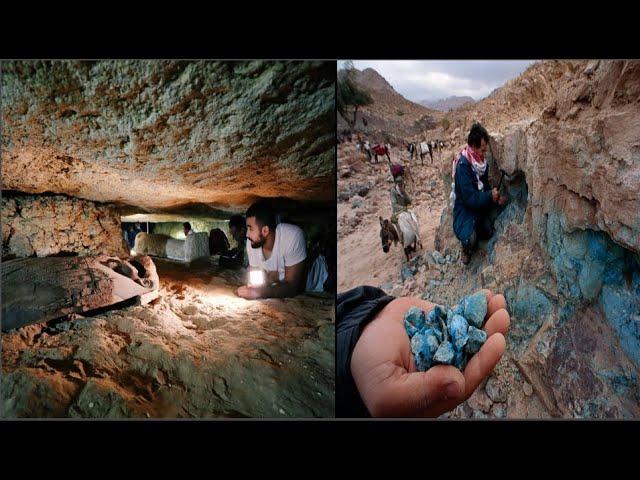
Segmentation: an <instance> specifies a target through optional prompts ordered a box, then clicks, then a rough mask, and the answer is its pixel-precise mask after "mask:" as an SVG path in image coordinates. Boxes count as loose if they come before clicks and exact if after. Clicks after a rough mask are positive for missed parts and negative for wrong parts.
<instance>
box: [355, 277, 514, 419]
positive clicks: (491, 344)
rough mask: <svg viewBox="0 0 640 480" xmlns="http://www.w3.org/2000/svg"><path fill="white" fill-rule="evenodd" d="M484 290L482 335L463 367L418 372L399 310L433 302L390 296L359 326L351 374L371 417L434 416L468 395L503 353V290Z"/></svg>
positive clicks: (426, 306)
mask: <svg viewBox="0 0 640 480" xmlns="http://www.w3.org/2000/svg"><path fill="white" fill-rule="evenodd" d="M484 292H485V294H486V295H487V316H486V317H485V319H486V323H485V325H484V327H483V330H484V331H485V332H486V333H487V341H486V342H485V343H484V345H483V346H482V348H481V349H480V351H478V353H476V354H475V355H474V356H473V357H471V359H470V360H469V363H468V364H467V366H466V368H465V369H464V372H460V370H458V369H457V368H455V367H453V366H449V365H437V366H435V367H432V368H430V369H429V370H427V371H426V372H419V371H418V369H417V367H416V364H415V360H414V357H413V354H412V353H411V344H410V340H409V337H408V335H407V333H406V331H405V329H404V324H403V320H404V314H405V312H406V311H407V310H408V309H409V308H410V307H413V306H416V307H418V308H421V309H423V310H425V312H429V311H431V310H432V309H433V308H434V306H435V305H434V304H433V303H431V302H427V301H424V300H421V299H419V298H415V297H401V298H397V299H395V300H393V301H392V302H390V303H389V304H388V305H387V306H386V307H385V308H383V309H382V310H381V311H380V313H378V315H377V316H376V318H375V319H373V320H372V321H371V322H370V323H369V324H368V325H367V326H366V327H365V329H364V331H363V332H362V335H361V336H360V338H359V340H358V343H357V344H356V346H355V348H354V350H353V355H352V357H351V374H352V376H353V379H354V381H355V384H356V386H357V388H358V391H359V392H360V397H361V398H362V401H363V402H364V404H365V405H366V407H367V409H368V410H369V413H371V415H372V416H374V417H438V416H440V415H442V414H443V413H445V412H448V411H451V410H453V409H454V408H455V407H456V406H457V405H459V404H460V403H462V402H464V401H465V400H466V399H467V398H469V397H470V396H471V395H472V394H473V392H474V391H475V390H476V388H478V386H479V385H480V384H481V383H482V381H483V380H484V379H485V378H487V377H488V376H489V374H490V373H491V371H492V370H493V368H494V367H495V365H496V364H497V363H498V361H499V360H500V357H502V354H503V353H504V350H505V347H506V342H505V339H504V334H506V332H507V330H508V329H509V323H510V318H509V313H508V312H507V310H506V301H505V299H504V296H502V295H493V294H492V293H491V291H489V290H484Z"/></svg>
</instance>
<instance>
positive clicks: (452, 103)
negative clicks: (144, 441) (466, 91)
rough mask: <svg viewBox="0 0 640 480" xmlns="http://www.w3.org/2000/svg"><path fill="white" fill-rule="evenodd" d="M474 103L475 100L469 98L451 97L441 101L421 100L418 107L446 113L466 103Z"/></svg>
mask: <svg viewBox="0 0 640 480" xmlns="http://www.w3.org/2000/svg"><path fill="white" fill-rule="evenodd" d="M474 102H475V100H474V99H473V98H471V97H456V96H455V95H453V96H451V97H447V98H444V99H442V100H436V101H430V100H422V101H420V102H419V103H420V105H424V106H425V107H427V108H431V109H433V110H439V111H441V112H448V111H449V110H455V109H456V108H460V107H462V106H464V105H466V104H468V103H474Z"/></svg>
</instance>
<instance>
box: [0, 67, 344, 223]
mask: <svg viewBox="0 0 640 480" xmlns="http://www.w3.org/2000/svg"><path fill="white" fill-rule="evenodd" d="M2 82H3V84H2V95H3V99H2V107H3V108H2V120H3V135H2V147H3V151H2V156H3V162H2V188H3V190H7V189H10V190H17V191H21V192H26V193H42V192H54V193H65V194H68V195H71V196H75V197H79V198H83V199H88V200H93V201H99V202H108V203H115V204H126V205H133V206H135V207H137V208H138V209H146V210H149V211H160V210H172V211H178V210H180V209H182V210H188V209H189V208H190V205H194V204H198V205H206V206H208V207H209V208H212V209H214V208H215V209H219V210H224V211H242V210H244V209H245V208H246V206H247V205H248V204H250V203H251V202H252V201H253V200H254V199H256V198H257V197H287V198H290V199H294V200H302V201H307V202H308V201H309V199H313V201H315V202H330V201H332V200H333V198H334V196H335V186H334V184H335V182H334V145H335V113H334V112H335V103H334V96H335V93H334V92H335V67H334V64H333V63H332V62H273V61H252V62H213V61H198V62H188V61H97V62H78V61H53V62H43V61H10V62H3V63H2Z"/></svg>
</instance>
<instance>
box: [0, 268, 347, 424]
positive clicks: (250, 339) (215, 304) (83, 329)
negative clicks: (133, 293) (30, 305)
mask: <svg viewBox="0 0 640 480" xmlns="http://www.w3.org/2000/svg"><path fill="white" fill-rule="evenodd" d="M154 261H155V263H156V266H157V270H158V274H159V277H160V283H161V289H160V298H159V299H157V300H155V301H154V302H152V303H150V304H148V305H144V306H130V307H126V308H121V309H115V310H111V311H108V312H106V313H101V314H98V315H97V316H94V317H86V318H82V317H81V318H78V319H75V320H71V321H63V322H58V323H56V322H50V323H49V324H48V325H47V324H44V323H41V324H35V325H30V326H28V327H23V328H21V329H19V330H17V331H13V332H9V333H7V334H3V336H2V372H3V375H2V396H3V401H2V407H3V408H2V416H3V417H109V418H113V417H143V418H144V417H152V418H153V417H171V418H173V417H197V418H199V417H331V416H334V412H335V409H334V401H335V399H334V391H335V360H334V351H335V333H334V325H335V318H334V316H335V313H334V300H333V296H332V295H309V294H306V295H301V296H298V297H296V298H292V299H268V300H258V301H247V300H244V299H241V298H239V297H237V296H235V294H234V291H235V289H236V288H237V286H238V285H240V284H242V278H243V275H244V273H243V272H235V271H229V270H222V269H220V268H218V267H217V266H213V265H214V261H213V257H212V258H211V259H209V260H208V261H204V262H201V263H200V264H198V265H192V267H191V268H187V267H186V266H185V265H182V264H180V263H178V262H173V261H170V260H165V259H154Z"/></svg>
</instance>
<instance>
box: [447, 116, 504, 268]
mask: <svg viewBox="0 0 640 480" xmlns="http://www.w3.org/2000/svg"><path fill="white" fill-rule="evenodd" d="M488 144H489V134H488V133H487V131H486V130H485V128H484V127H483V126H482V125H480V124H479V123H474V124H473V125H472V127H471V130H470V132H469V136H468V138H467V145H466V146H465V147H464V148H463V149H462V151H461V152H460V153H459V154H458V155H457V156H456V158H454V160H453V164H452V171H451V173H452V177H453V183H452V188H451V197H450V198H451V200H452V204H453V231H454V233H455V235H456V237H457V238H458V240H459V241H460V243H461V244H462V255H461V260H462V263H464V264H465V265H467V264H468V263H469V262H470V261H471V255H472V254H473V252H474V251H475V250H476V248H477V246H478V241H479V240H488V239H489V238H491V237H492V236H493V233H494V230H493V224H492V222H491V220H490V217H489V214H490V211H491V209H492V207H493V206H495V205H504V204H505V203H506V198H505V197H501V196H500V194H499V192H498V189H497V188H491V185H490V184H489V175H488V168H487V162H486V161H485V154H486V152H487V147H488Z"/></svg>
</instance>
